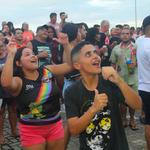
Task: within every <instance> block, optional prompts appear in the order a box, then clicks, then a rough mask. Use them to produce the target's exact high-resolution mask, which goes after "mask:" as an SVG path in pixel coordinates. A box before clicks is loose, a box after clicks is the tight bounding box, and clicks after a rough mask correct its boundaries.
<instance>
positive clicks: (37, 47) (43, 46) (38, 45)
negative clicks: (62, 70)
mask: <svg viewBox="0 0 150 150" xmlns="http://www.w3.org/2000/svg"><path fill="white" fill-rule="evenodd" d="M31 43H32V46H33V52H34V54H35V55H37V54H39V53H40V52H42V51H46V52H47V53H48V57H47V58H40V59H39V66H42V65H47V64H51V63H52V52H51V49H52V48H51V45H50V44H49V43H47V42H45V43H43V42H40V41H38V40H36V39H34V40H32V41H31Z"/></svg>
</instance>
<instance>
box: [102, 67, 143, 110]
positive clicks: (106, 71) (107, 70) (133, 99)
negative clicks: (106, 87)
mask: <svg viewBox="0 0 150 150" xmlns="http://www.w3.org/2000/svg"><path fill="white" fill-rule="evenodd" d="M102 75H103V77H104V79H106V80H110V81H111V82H113V83H115V84H116V85H117V86H118V87H119V88H120V90H121V92H122V94H123V96H124V98H125V102H126V103H127V104H128V105H129V106H130V107H131V108H133V109H135V110H136V109H141V107H142V101H141V98H140V96H139V95H138V94H137V93H136V92H135V91H134V90H133V89H132V88H131V87H130V86H128V85H127V84H126V83H125V82H124V81H123V79H122V78H121V77H120V76H119V75H118V73H117V72H116V71H115V70H114V69H113V68H112V67H103V68H102Z"/></svg>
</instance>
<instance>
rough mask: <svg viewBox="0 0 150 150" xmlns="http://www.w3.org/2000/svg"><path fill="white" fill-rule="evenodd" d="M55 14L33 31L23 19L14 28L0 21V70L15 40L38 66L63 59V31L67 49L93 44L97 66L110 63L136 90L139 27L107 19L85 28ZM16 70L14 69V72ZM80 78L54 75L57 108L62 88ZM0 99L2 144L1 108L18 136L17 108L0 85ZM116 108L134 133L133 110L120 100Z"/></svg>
mask: <svg viewBox="0 0 150 150" xmlns="http://www.w3.org/2000/svg"><path fill="white" fill-rule="evenodd" d="M59 16H60V19H61V21H60V23H58V22H57V17H58V15H57V14H56V13H50V20H49V22H48V23H45V24H44V25H41V26H38V27H37V29H36V33H33V31H31V30H30V28H29V25H30V23H27V22H24V23H22V26H21V27H20V28H15V27H14V25H13V23H12V22H7V21H3V22H2V27H1V31H0V72H2V70H3V66H4V65H5V62H6V60H7V55H8V52H7V45H8V44H9V43H10V42H13V43H15V46H16V48H17V49H21V48H24V47H27V48H29V49H31V50H32V51H33V53H34V54H35V55H36V56H37V57H38V67H39V68H42V67H43V66H47V65H55V64H62V63H65V62H67V58H66V57H67V56H66V55H65V53H66V51H65V49H66V47H65V43H63V41H62V39H61V41H60V40H59V38H60V37H61V33H64V34H65V35H67V38H68V42H69V45H70V49H73V48H74V47H75V46H76V45H78V43H80V42H81V41H87V42H89V43H90V44H92V45H94V47H95V49H96V51H97V54H98V55H99V56H100V58H101V67H104V66H113V67H114V69H115V70H116V71H117V72H118V74H119V75H120V76H121V77H122V78H123V80H124V81H125V82H126V83H127V84H128V85H129V86H130V87H131V88H132V89H133V90H134V91H136V93H138V68H137V56H136V50H137V44H136V41H137V39H138V38H142V37H143V34H145V33H144V32H143V28H142V27H138V28H135V27H133V26H132V27H131V26H130V25H128V24H117V23H116V26H114V27H113V28H111V29H110V23H111V20H110V21H109V20H102V21H101V23H98V24H95V25H94V26H93V27H88V25H87V24H86V23H84V22H81V23H72V22H71V23H70V22H67V18H68V15H67V14H66V13H65V12H61V13H60V14H59ZM149 25H150V21H149V22H148V23H147V24H146V25H145V28H146V27H147V26H149ZM147 30H148V29H147ZM63 36H64V35H63ZM143 48H144V47H143ZM149 53H150V51H149ZM148 61H150V60H148ZM54 72H55V71H54ZM17 73H18V72H17ZM17 73H16V72H14V74H17ZM0 74H1V73H0ZM80 78H81V75H80V73H79V72H78V71H77V70H74V71H71V72H69V73H66V74H65V75H57V76H55V83H56V84H57V86H58V87H59V92H60V95H59V101H60V104H61V111H65V106H64V95H65V94H64V93H65V90H66V89H68V88H69V86H71V85H72V84H73V83H74V82H76V81H77V80H79V79H80ZM149 81H150V78H149ZM28 88H30V87H28ZM140 90H141V89H140ZM141 91H142V90H141ZM149 92H150V91H149ZM142 94H143V93H142ZM0 98H1V108H0V144H4V143H5V142H6V141H5V137H4V133H3V132H4V131H3V129H4V119H5V113H6V111H5V110H6V108H7V110H8V116H9V117H8V119H9V123H10V126H11V133H12V136H13V137H14V138H16V137H18V136H19V133H18V130H17V122H18V119H17V115H18V114H19V113H20V112H19V111H21V110H18V108H17V106H18V105H17V104H16V96H14V95H12V94H11V93H10V92H9V91H7V90H6V89H4V88H3V87H2V86H1V85H0ZM20 101H21V99H20ZM6 106H7V107H6ZM128 109H129V115H130V118H129V120H128V119H127V110H128ZM144 110H145V109H144V107H143V108H142V109H141V115H140V116H139V118H140V121H141V123H145V113H144ZM120 111H121V117H122V124H123V126H124V127H127V126H130V127H131V129H132V130H135V132H136V130H138V126H137V125H136V121H135V110H134V109H132V108H130V107H129V106H128V105H127V104H126V103H121V104H120ZM147 120H148V119H147ZM148 124H149V122H148ZM148 126H149V125H148ZM148 132H149V128H148ZM149 137H150V136H149V134H147V135H146V139H148V138H149ZM147 141H148V142H147V143H150V142H149V140H147Z"/></svg>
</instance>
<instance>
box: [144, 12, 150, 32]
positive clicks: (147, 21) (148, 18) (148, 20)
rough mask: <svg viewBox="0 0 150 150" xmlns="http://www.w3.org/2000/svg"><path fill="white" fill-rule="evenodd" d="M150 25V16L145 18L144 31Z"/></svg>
mask: <svg viewBox="0 0 150 150" xmlns="http://www.w3.org/2000/svg"><path fill="white" fill-rule="evenodd" d="M148 25H150V15H149V16H147V17H146V18H144V20H143V23H142V27H143V29H145V28H146V27H147V26H148Z"/></svg>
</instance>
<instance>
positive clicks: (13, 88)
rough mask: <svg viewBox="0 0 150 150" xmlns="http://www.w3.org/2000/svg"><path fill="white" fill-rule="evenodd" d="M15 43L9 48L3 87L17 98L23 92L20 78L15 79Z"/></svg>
mask: <svg viewBox="0 0 150 150" xmlns="http://www.w3.org/2000/svg"><path fill="white" fill-rule="evenodd" d="M16 50H17V49H16V46H15V43H13V42H11V43H9V44H8V46H7V51H8V55H7V60H6V63H5V65H4V67H3V70H2V74H1V85H2V86H3V87H4V88H6V89H7V90H8V91H10V92H11V93H12V95H14V96H16V95H18V93H19V92H20V90H21V86H22V80H21V79H20V78H19V77H13V61H14V57H15V53H16Z"/></svg>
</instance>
